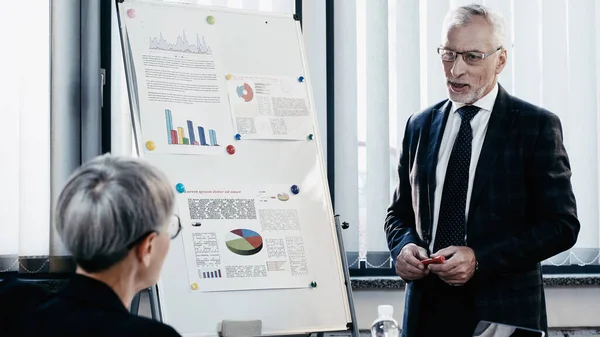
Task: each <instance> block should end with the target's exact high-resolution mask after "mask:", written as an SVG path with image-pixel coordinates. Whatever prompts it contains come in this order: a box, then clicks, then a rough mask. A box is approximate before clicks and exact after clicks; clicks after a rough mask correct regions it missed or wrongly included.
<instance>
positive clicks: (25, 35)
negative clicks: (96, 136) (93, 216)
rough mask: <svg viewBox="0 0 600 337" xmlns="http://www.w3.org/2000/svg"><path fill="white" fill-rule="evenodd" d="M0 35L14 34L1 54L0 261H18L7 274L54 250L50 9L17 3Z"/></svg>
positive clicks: (8, 265)
mask: <svg viewBox="0 0 600 337" xmlns="http://www.w3.org/2000/svg"><path fill="white" fill-rule="evenodd" d="M22 13H26V15H21V14H22ZM0 30H1V31H4V32H13V33H11V34H4V39H5V40H6V41H4V46H7V47H9V48H7V49H6V50H5V51H4V52H2V53H0V65H1V66H2V69H3V71H2V82H1V83H0V95H1V96H2V99H0V106H1V110H2V120H3V126H4V127H3V132H2V133H0V155H1V156H2V165H1V168H0V170H1V174H0V233H2V234H1V235H0V259H2V258H3V257H5V258H8V257H9V256H10V259H14V261H13V262H8V260H6V259H3V260H2V265H1V266H0V272H4V271H13V270H17V268H18V267H19V265H18V261H17V257H18V256H27V257H31V256H47V255H48V254H49V249H50V248H49V247H50V5H49V4H48V3H45V4H42V5H41V6H40V5H38V6H32V5H31V4H26V3H21V2H14V3H12V4H11V5H10V6H8V8H6V9H5V10H3V11H1V13H0ZM14 32H18V33H14Z"/></svg>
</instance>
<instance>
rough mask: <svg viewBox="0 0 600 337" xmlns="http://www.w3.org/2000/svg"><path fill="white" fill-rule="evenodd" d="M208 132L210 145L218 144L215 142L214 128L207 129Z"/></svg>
mask: <svg viewBox="0 0 600 337" xmlns="http://www.w3.org/2000/svg"><path fill="white" fill-rule="evenodd" d="M208 134H209V135H210V145H212V146H217V145H219V144H218V143H217V133H216V132H215V130H208Z"/></svg>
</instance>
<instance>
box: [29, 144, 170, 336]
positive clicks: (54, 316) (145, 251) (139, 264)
mask: <svg viewBox="0 0 600 337" xmlns="http://www.w3.org/2000/svg"><path fill="white" fill-rule="evenodd" d="M174 198H175V197H174V192H173V188H172V186H171V184H170V183H169V182H168V180H167V178H166V176H165V175H164V174H163V173H162V172H160V171H159V170H157V169H156V168H154V167H152V166H150V165H149V164H147V163H145V162H144V161H142V160H140V159H135V158H127V157H117V156H112V155H104V156H100V157H98V158H95V159H94V160H92V161H90V162H88V163H86V164H84V165H82V166H81V167H80V168H79V169H78V170H77V171H76V172H75V173H74V174H73V176H72V177H71V178H70V180H69V181H68V183H67V184H66V186H65V187H64V189H63V191H62V193H61V194H60V197H59V200H58V203H57V207H56V213H55V216H56V229H57V231H58V234H59V235H60V237H61V239H62V241H63V243H64V244H65V246H66V247H67V249H68V250H69V251H70V252H71V254H72V256H73V259H74V260H75V262H76V263H77V271H76V274H75V275H74V276H73V277H72V279H71V280H70V282H69V284H68V285H67V286H66V287H65V289H63V290H62V291H61V292H59V293H58V294H57V296H56V298H54V299H53V300H51V301H49V302H47V303H46V304H44V305H42V306H41V307H40V308H39V309H38V310H37V312H36V313H35V315H34V317H33V319H32V320H31V324H30V326H29V327H28V328H27V329H26V331H27V332H28V333H27V334H28V335H31V336H111V337H115V336H144V337H148V336H179V334H178V333H177V332H175V330H174V329H173V328H171V327H170V326H167V325H165V324H162V323H160V322H157V321H153V320H150V319H147V318H144V317H140V316H135V315H131V314H130V313H129V311H128V308H129V306H130V304H131V301H132V299H133V297H134V296H135V295H136V294H137V293H138V292H139V291H140V290H142V289H145V288H148V287H150V286H152V285H153V284H155V283H156V281H157V279H158V277H159V273H160V269H161V267H162V265H163V261H164V259H165V256H166V254H167V251H168V250H169V243H170V240H171V239H173V238H175V237H176V236H177V235H178V234H179V232H180V231H181V223H180V221H179V218H178V217H177V216H175V215H174V213H173V211H174Z"/></svg>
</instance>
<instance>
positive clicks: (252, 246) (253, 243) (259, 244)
mask: <svg viewBox="0 0 600 337" xmlns="http://www.w3.org/2000/svg"><path fill="white" fill-rule="evenodd" d="M225 245H226V246H227V249H229V250H230V251H231V252H232V253H234V254H237V255H245V256H248V255H254V254H256V253H258V252H260V251H261V249H262V248H263V239H262V237H261V236H260V235H259V234H258V233H256V232H255V231H253V230H250V229H234V230H232V231H231V232H229V233H227V240H226V242H225Z"/></svg>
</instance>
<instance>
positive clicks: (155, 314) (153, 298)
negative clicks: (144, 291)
mask: <svg viewBox="0 0 600 337" xmlns="http://www.w3.org/2000/svg"><path fill="white" fill-rule="evenodd" d="M148 297H149V298H150V312H151V314H152V319H153V320H156V321H159V322H162V316H161V314H160V308H159V307H158V292H157V291H156V286H152V287H150V288H148Z"/></svg>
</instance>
